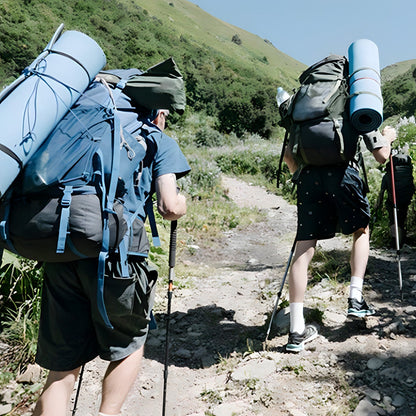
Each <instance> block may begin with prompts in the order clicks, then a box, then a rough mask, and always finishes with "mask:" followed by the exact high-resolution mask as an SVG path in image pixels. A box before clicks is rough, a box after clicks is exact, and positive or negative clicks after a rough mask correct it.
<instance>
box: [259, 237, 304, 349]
mask: <svg viewBox="0 0 416 416" xmlns="http://www.w3.org/2000/svg"><path fill="white" fill-rule="evenodd" d="M295 248H296V238H295V241H294V242H293V245H292V248H291V250H290V254H289V259H288V261H287V264H286V270H285V274H284V275H283V280H282V284H281V285H280V289H279V292H278V293H277V298H276V302H275V304H274V308H273V312H272V316H271V318H270V322H269V328H268V329H267V334H266V339H265V340H264V342H267V339H268V338H269V334H270V329H271V327H272V323H273V318H274V315H275V313H276V310H277V306H278V304H279V300H280V297H281V296H282V291H283V287H284V285H285V281H286V276H287V272H288V271H289V267H290V263H291V262H292V257H293V253H294V252H295Z"/></svg>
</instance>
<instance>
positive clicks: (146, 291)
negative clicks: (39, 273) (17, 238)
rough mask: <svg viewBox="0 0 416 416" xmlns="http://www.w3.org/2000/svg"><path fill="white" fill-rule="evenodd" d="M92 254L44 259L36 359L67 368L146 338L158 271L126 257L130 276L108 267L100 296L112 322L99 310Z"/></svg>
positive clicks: (114, 354)
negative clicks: (61, 259) (62, 259)
mask: <svg viewBox="0 0 416 416" xmlns="http://www.w3.org/2000/svg"><path fill="white" fill-rule="evenodd" d="M97 267H98V262H97V260H96V259H86V260H79V261H73V262H69V263H46V264H45V274H44V284H43V293H42V309H41V319H40V325H39V337H38V349H37V354H36V362H37V363H38V364H39V365H41V366H42V367H44V368H47V369H49V370H55V371H70V370H73V369H75V368H77V367H79V366H81V365H82V364H84V363H86V362H88V361H90V360H92V359H93V358H95V357H96V356H98V355H99V356H100V357H101V358H102V359H104V360H108V361H117V360H120V359H123V358H125V357H127V356H128V355H130V354H131V353H133V352H134V351H136V350H138V349H139V348H140V347H141V346H142V345H143V344H144V342H145V340H146V337H147V333H148V330H149V322H150V314H151V310H152V307H153V302H154V296H155V290H156V280H157V271H156V269H154V268H153V267H152V266H150V265H149V264H148V263H147V261H145V260H141V261H134V262H130V264H129V267H130V277H129V278H119V277H118V276H119V274H118V273H117V272H116V271H111V270H109V267H107V271H106V277H105V281H104V300H105V306H106V310H107V314H108V317H109V319H110V322H111V323H112V325H113V326H114V329H111V328H109V327H107V326H106V325H105V323H104V321H103V319H102V317H101V315H100V313H99V311H98V307H97V301H96V294H97Z"/></svg>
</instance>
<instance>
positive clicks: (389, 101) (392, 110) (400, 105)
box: [383, 65, 416, 118]
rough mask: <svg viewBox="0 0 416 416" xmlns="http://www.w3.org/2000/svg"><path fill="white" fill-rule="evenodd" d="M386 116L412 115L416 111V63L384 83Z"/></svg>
mask: <svg viewBox="0 0 416 416" xmlns="http://www.w3.org/2000/svg"><path fill="white" fill-rule="evenodd" d="M383 99H384V116H385V118H388V117H391V116H393V115H396V114H400V115H401V116H407V117H408V116H412V115H415V112H416V65H414V66H413V67H412V68H411V69H409V70H408V71H407V72H406V73H404V74H403V75H400V76H398V77H396V78H393V79H392V80H390V81H387V82H386V83H385V84H384V85H383Z"/></svg>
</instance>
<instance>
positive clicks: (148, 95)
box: [99, 58, 186, 114]
mask: <svg viewBox="0 0 416 416" xmlns="http://www.w3.org/2000/svg"><path fill="white" fill-rule="evenodd" d="M99 76H100V77H101V78H104V79H105V80H106V81H107V82H109V83H111V84H117V83H118V81H120V79H121V78H119V77H118V76H117V74H116V73H114V72H113V71H102V72H100V74H99ZM123 92H124V93H125V94H126V95H127V96H129V97H130V98H131V99H132V100H133V101H134V102H135V103H136V104H137V105H139V106H141V107H145V108H148V109H150V110H158V109H166V110H169V111H176V112H177V113H179V114H183V112H184V111H185V106H186V96H185V84H184V80H183V78H182V74H181V73H180V72H179V69H178V67H177V66H176V63H175V61H174V60H173V59H172V58H169V59H166V60H165V61H163V62H160V63H159V64H157V65H155V66H152V67H151V68H149V69H148V70H146V71H145V72H142V73H136V74H134V75H132V76H130V78H129V79H128V80H127V82H126V85H125V86H124V87H123Z"/></svg>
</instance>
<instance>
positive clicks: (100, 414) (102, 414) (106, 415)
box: [98, 412, 121, 416]
mask: <svg viewBox="0 0 416 416" xmlns="http://www.w3.org/2000/svg"><path fill="white" fill-rule="evenodd" d="M120 415H121V413H117V414H116V415H109V414H107V413H102V412H100V413H98V416H120Z"/></svg>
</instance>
